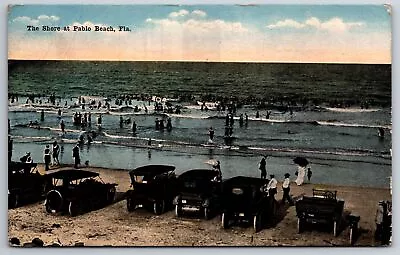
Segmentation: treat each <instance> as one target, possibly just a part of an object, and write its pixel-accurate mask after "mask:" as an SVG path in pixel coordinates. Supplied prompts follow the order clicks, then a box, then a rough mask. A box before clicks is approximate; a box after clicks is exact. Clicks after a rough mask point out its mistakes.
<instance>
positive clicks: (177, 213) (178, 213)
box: [175, 205, 182, 217]
mask: <svg viewBox="0 0 400 255" xmlns="http://www.w3.org/2000/svg"><path fill="white" fill-rule="evenodd" d="M175 216H176V217H181V216H182V206H181V205H175Z"/></svg>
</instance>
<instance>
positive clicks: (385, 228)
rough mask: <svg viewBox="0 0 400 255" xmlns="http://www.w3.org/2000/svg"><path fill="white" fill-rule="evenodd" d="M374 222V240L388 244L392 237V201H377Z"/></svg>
mask: <svg viewBox="0 0 400 255" xmlns="http://www.w3.org/2000/svg"><path fill="white" fill-rule="evenodd" d="M375 223H376V229H375V240H376V241H381V244H382V245H389V244H390V243H391V238H392V201H384V200H382V201H379V204H378V209H377V211H376V214H375Z"/></svg>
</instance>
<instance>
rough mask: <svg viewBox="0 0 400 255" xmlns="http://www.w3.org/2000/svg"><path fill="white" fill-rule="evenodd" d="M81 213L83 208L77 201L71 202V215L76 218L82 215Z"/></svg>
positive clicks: (69, 206)
mask: <svg viewBox="0 0 400 255" xmlns="http://www.w3.org/2000/svg"><path fill="white" fill-rule="evenodd" d="M80 212H81V208H80V205H79V203H78V202H77V201H71V202H69V205H68V213H69V215H71V216H76V215H78V214H80Z"/></svg>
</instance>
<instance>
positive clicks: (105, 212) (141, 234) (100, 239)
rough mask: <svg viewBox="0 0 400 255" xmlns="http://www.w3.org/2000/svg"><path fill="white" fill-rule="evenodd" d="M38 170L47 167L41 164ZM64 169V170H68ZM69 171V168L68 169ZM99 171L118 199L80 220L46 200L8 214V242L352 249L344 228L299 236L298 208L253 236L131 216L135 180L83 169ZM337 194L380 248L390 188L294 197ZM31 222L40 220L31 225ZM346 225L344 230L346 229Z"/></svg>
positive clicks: (194, 221)
mask: <svg viewBox="0 0 400 255" xmlns="http://www.w3.org/2000/svg"><path fill="white" fill-rule="evenodd" d="M38 168H39V171H43V170H42V165H38ZM63 168H64V166H63ZM67 168H68V166H67ZM83 169H86V170H92V171H95V172H98V173H100V177H101V178H102V179H103V180H104V182H115V183H118V186H117V196H116V201H115V202H114V203H113V204H111V205H109V206H107V207H105V208H102V209H99V210H96V211H91V212H88V213H85V214H82V215H79V216H76V217H69V216H66V215H48V214H47V213H46V212H45V210H44V207H43V201H41V202H36V203H33V204H29V205H24V206H21V207H19V208H16V209H10V210H8V238H9V239H10V238H12V237H17V238H19V239H20V241H21V244H22V243H27V242H31V241H32V239H33V238H35V237H38V238H40V239H41V240H43V241H44V244H45V245H51V244H53V243H58V244H60V245H62V246H74V245H75V244H76V243H79V242H82V243H84V245H85V246H145V247H153V246H160V247H166V246H169V247H174V246H175V247H176V246H185V247H190V246H196V247H203V246H210V247H216V246H218V247H219V246H349V243H348V238H349V228H348V227H345V226H343V229H342V230H341V231H340V234H339V235H338V236H337V237H333V234H332V233H329V232H322V231H317V230H316V229H315V228H313V229H312V231H310V230H307V231H305V232H303V233H301V234H298V233H297V217H296V212H295V207H294V206H291V207H289V206H287V205H286V206H282V207H280V209H279V210H280V213H281V217H279V219H278V222H277V223H276V225H275V226H272V227H270V228H265V229H263V230H262V231H260V232H258V233H254V231H253V229H252V227H250V226H233V227H231V228H230V229H226V230H224V229H222V228H221V226H220V216H219V215H217V216H215V217H213V218H212V219H210V220H208V221H206V220H203V219H198V218H195V217H190V216H189V217H181V218H176V217H175V215H174V212H173V211H168V212H166V213H164V214H162V215H160V216H157V215H154V214H153V213H152V212H148V211H145V210H137V211H134V212H131V213H130V212H128V211H127V209H126V201H125V200H124V193H125V192H126V191H127V190H128V189H129V188H130V178H129V174H128V171H127V170H125V169H107V168H96V167H84V168H83ZM277 187H278V194H277V195H276V196H275V197H276V199H277V200H278V202H279V201H280V199H281V198H282V189H281V182H279V183H278V185H277ZM314 187H319V188H326V189H332V190H337V191H338V198H339V199H343V200H344V201H345V204H344V213H346V214H353V215H359V216H360V217H361V220H360V222H359V227H360V230H361V231H360V232H361V234H360V236H359V238H358V240H357V241H356V243H355V246H380V243H377V242H375V240H374V231H375V212H376V210H377V207H378V202H379V201H380V200H391V194H390V189H385V188H369V187H350V186H338V185H326V184H304V185H302V186H297V185H295V183H293V182H292V183H291V195H292V197H294V198H298V197H300V196H302V195H311V194H312V188H314ZM31 219H35V221H32V220H31ZM344 227H345V228H344Z"/></svg>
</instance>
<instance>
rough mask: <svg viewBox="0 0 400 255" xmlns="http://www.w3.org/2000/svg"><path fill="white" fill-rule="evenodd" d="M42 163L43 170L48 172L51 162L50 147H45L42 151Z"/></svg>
mask: <svg viewBox="0 0 400 255" xmlns="http://www.w3.org/2000/svg"><path fill="white" fill-rule="evenodd" d="M43 161H44V165H45V167H44V170H45V171H48V170H50V168H49V166H50V162H51V156H50V146H49V145H46V148H45V149H44V152H43Z"/></svg>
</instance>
